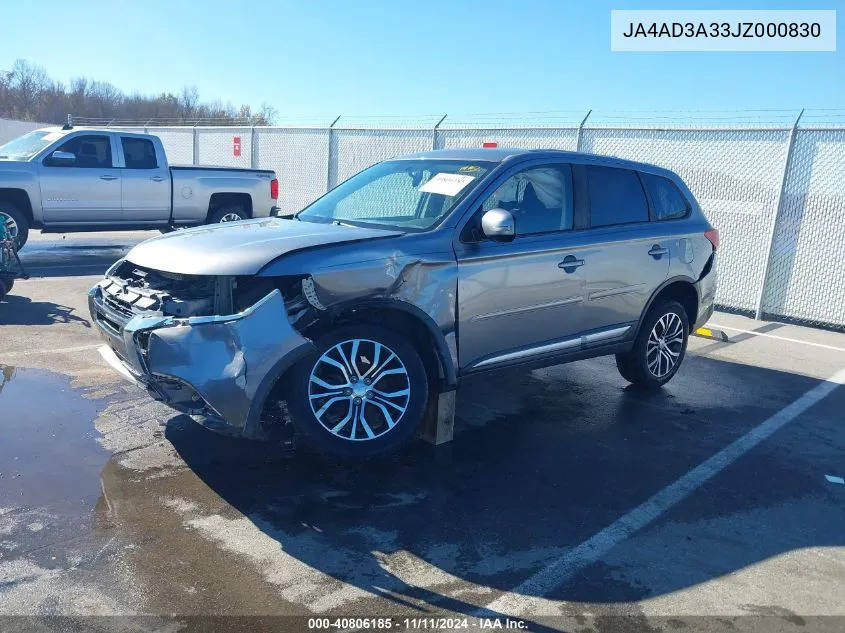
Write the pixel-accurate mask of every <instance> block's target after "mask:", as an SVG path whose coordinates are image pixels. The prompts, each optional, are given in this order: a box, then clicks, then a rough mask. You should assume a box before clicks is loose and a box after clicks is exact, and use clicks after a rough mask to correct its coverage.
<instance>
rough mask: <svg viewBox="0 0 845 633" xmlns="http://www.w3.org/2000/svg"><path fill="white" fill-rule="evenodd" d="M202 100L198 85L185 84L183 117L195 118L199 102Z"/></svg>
mask: <svg viewBox="0 0 845 633" xmlns="http://www.w3.org/2000/svg"><path fill="white" fill-rule="evenodd" d="M199 101H200V92H199V90H197V87H196V86H185V87H184V88H182V97H181V104H180V105H181V106H182V113H181V114H182V118H183V119H190V118H193V117H194V115H195V114H196V111H197V104H198V103H199Z"/></svg>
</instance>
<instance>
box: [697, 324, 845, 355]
mask: <svg viewBox="0 0 845 633" xmlns="http://www.w3.org/2000/svg"><path fill="white" fill-rule="evenodd" d="M709 325H710V326H712V327H714V328H717V329H720V330H730V331H731V332H740V333H741V334H752V335H753V336H765V337H766V338H774V339H777V340H779V341H787V342H789V343H801V344H802V345H811V346H813V347H821V348H823V349H831V350H833V351H835V352H845V347H834V346H833V345H825V344H823V343H811V342H810V341H802V340H801V339H797V338H789V337H788V336H778V335H777V334H767V333H766V332H755V331H754V330H741V329H739V328H737V327H730V326H729V325H719V324H717V323H710V324H709Z"/></svg>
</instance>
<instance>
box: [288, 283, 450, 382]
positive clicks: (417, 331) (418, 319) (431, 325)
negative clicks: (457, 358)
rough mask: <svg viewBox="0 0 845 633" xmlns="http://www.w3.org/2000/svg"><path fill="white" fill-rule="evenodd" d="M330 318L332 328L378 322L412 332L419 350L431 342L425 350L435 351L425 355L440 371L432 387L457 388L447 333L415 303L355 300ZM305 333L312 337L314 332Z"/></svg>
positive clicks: (323, 321) (427, 362) (335, 308)
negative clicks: (427, 355) (311, 334)
mask: <svg viewBox="0 0 845 633" xmlns="http://www.w3.org/2000/svg"><path fill="white" fill-rule="evenodd" d="M327 319H328V323H329V324H330V325H331V326H332V327H336V326H337V325H343V324H350V323H375V324H383V325H384V326H385V327H388V328H390V329H393V330H397V331H399V332H400V333H410V334H411V335H412V336H414V342H415V343H417V347H418V349H419V348H420V347H421V346H424V345H425V344H429V347H422V349H423V350H428V349H431V350H432V351H433V354H429V357H428V358H426V357H425V356H426V355H425V354H421V356H423V363H424V364H425V365H426V369H434V368H436V369H437V370H438V374H437V376H432V377H431V378H432V380H431V386H432V387H434V388H437V389H438V390H439V391H452V390H453V389H455V388H457V384H458V380H457V373H456V369H455V363H454V362H453V360H452V354H451V352H450V350H449V345H448V343H447V342H446V337H445V335H444V334H443V332H442V330H441V329H440V327H438V325H437V323H435V321H434V319H432V318H431V316H429V315H428V314H426V313H425V312H424V311H423V310H422V309H421V308H419V307H417V306H415V305H414V304H412V303H408V302H407V301H402V300H400V299H393V298H387V297H385V298H369V299H358V300H351V301H348V302H345V303H341V304H338V305H336V306H333V307H332V308H331V315H327ZM326 322H327V321H326V319H320V320H318V322H317V323H316V324H315V325H314V326H313V328H321V327H323V328H324V327H326ZM304 334H305V335H306V336H309V337H310V331H306V332H304ZM432 365H435V366H436V367H432Z"/></svg>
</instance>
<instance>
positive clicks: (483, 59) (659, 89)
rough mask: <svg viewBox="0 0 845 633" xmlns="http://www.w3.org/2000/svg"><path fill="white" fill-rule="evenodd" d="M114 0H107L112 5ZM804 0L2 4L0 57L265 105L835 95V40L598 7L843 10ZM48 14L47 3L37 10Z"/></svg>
mask: <svg viewBox="0 0 845 633" xmlns="http://www.w3.org/2000/svg"><path fill="white" fill-rule="evenodd" d="M118 6H119V7H121V8H120V9H118ZM844 7H845V2H842V1H841V2H831V1H819V2H807V1H806V0H793V1H792V2H781V1H768V2H758V1H745V2H742V3H741V5H738V4H737V3H735V2H695V3H691V2H674V3H666V2H655V1H653V0H652V1H646V0H640V1H639V2H626V1H622V0H617V1H614V2H605V1H604V0H590V1H586V2H585V1H580V2H564V1H555V0H518V1H517V0H509V1H505V0H486V1H482V0H424V1H412V0H391V1H388V0H384V1H381V0H348V1H341V0H324V1H321V0H310V1H309V0H301V1H299V2H292V1H280V2H272V3H271V2H266V3H265V2H260V1H254V2H249V3H247V2H239V3H235V2H220V1H217V0H204V1H202V2H200V1H196V2H191V3H188V2H178V1H176V0H171V1H169V2H163V1H159V0H146V1H145V2H116V1H114V0H112V1H110V2H107V1H100V0H85V1H80V2H76V3H68V2H67V1H66V0H64V1H62V2H52V1H46V0H37V1H35V2H15V3H4V6H3V9H2V13H3V22H4V23H5V25H4V28H3V38H2V40H0V69H4V68H10V67H11V65H12V63H13V62H14V60H15V59H16V58H25V59H28V60H30V61H32V62H35V63H38V64H41V65H43V66H45V67H46V68H47V71H48V73H49V74H50V75H51V76H52V77H54V78H57V79H61V80H64V81H67V80H68V79H70V77H72V76H76V75H86V76H89V77H92V78H96V79H102V80H106V81H110V82H111V83H113V84H115V85H116V86H118V87H119V88H121V89H122V90H124V91H125V92H133V91H136V90H137V91H140V92H142V93H158V92H162V91H176V92H178V91H179V90H180V89H181V87H182V86H183V85H186V84H193V85H196V86H197V87H198V88H199V91H200V97H201V99H202V100H204V101H205V100H213V99H216V98H221V99H222V100H223V101H232V102H233V103H234V104H235V105H238V104H240V103H250V104H251V105H253V106H258V105H260V104H261V103H262V102H267V103H269V104H271V105H272V106H274V107H275V108H276V109H277V111H278V119H280V120H284V119H288V118H294V117H309V118H310V117H316V118H320V117H332V116H333V115H335V114H340V113H343V114H345V115H376V116H386V115H402V116H412V115H427V114H434V113H440V112H444V113H446V112H448V113H451V114H453V115H455V114H467V113H487V112H534V111H551V110H582V109H586V108H595V109H597V110H630V109H636V110H640V109H646V110H647V109H684V110H687V109H705V110H710V109H716V110H735V109H748V108H766V109H768V108H773V109H794V108H800V107H805V106H806V107H810V108H845V52H843V50H845V38H843V37H842V33H843V27H842V26H841V22H842V21H845V12H842V11H840V12H839V14H838V17H839V19H840V26H839V27H838V36H839V37H838V38H837V39H838V41H839V45H838V49H839V50H838V51H837V52H835V53H619V52H615V53H614V52H611V51H610V35H609V29H610V10H611V9H668V8H675V9H684V8H686V9H704V8H708V9H709V8H743V9H755V8H758V9H762V8H768V9H772V8H781V9H790V8H791V9H796V8H801V9H809V8H813V9H842V8H844ZM47 16H50V17H49V18H48V17H47Z"/></svg>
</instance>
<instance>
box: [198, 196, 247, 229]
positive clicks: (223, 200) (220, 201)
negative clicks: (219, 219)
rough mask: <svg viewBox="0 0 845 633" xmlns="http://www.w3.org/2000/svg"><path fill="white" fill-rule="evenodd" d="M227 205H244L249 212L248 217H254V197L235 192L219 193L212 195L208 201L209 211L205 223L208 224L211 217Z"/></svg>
mask: <svg viewBox="0 0 845 633" xmlns="http://www.w3.org/2000/svg"><path fill="white" fill-rule="evenodd" d="M227 204H238V205H242V206H243V208H244V210H245V211H246V212H247V216H248V217H250V218H251V217H253V216H252V196H251V195H249V194H248V193H243V192H241V193H237V192H234V191H218V192H215V193H213V194H211V197H210V198H209V199H208V211H207V212H206V215H205V221H206V222H208V221H209V220H210V218H211V215H212V214H213V213H214V212H215V211H216V210H217V209H219V208H220V207H223V206H225V205H227Z"/></svg>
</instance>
